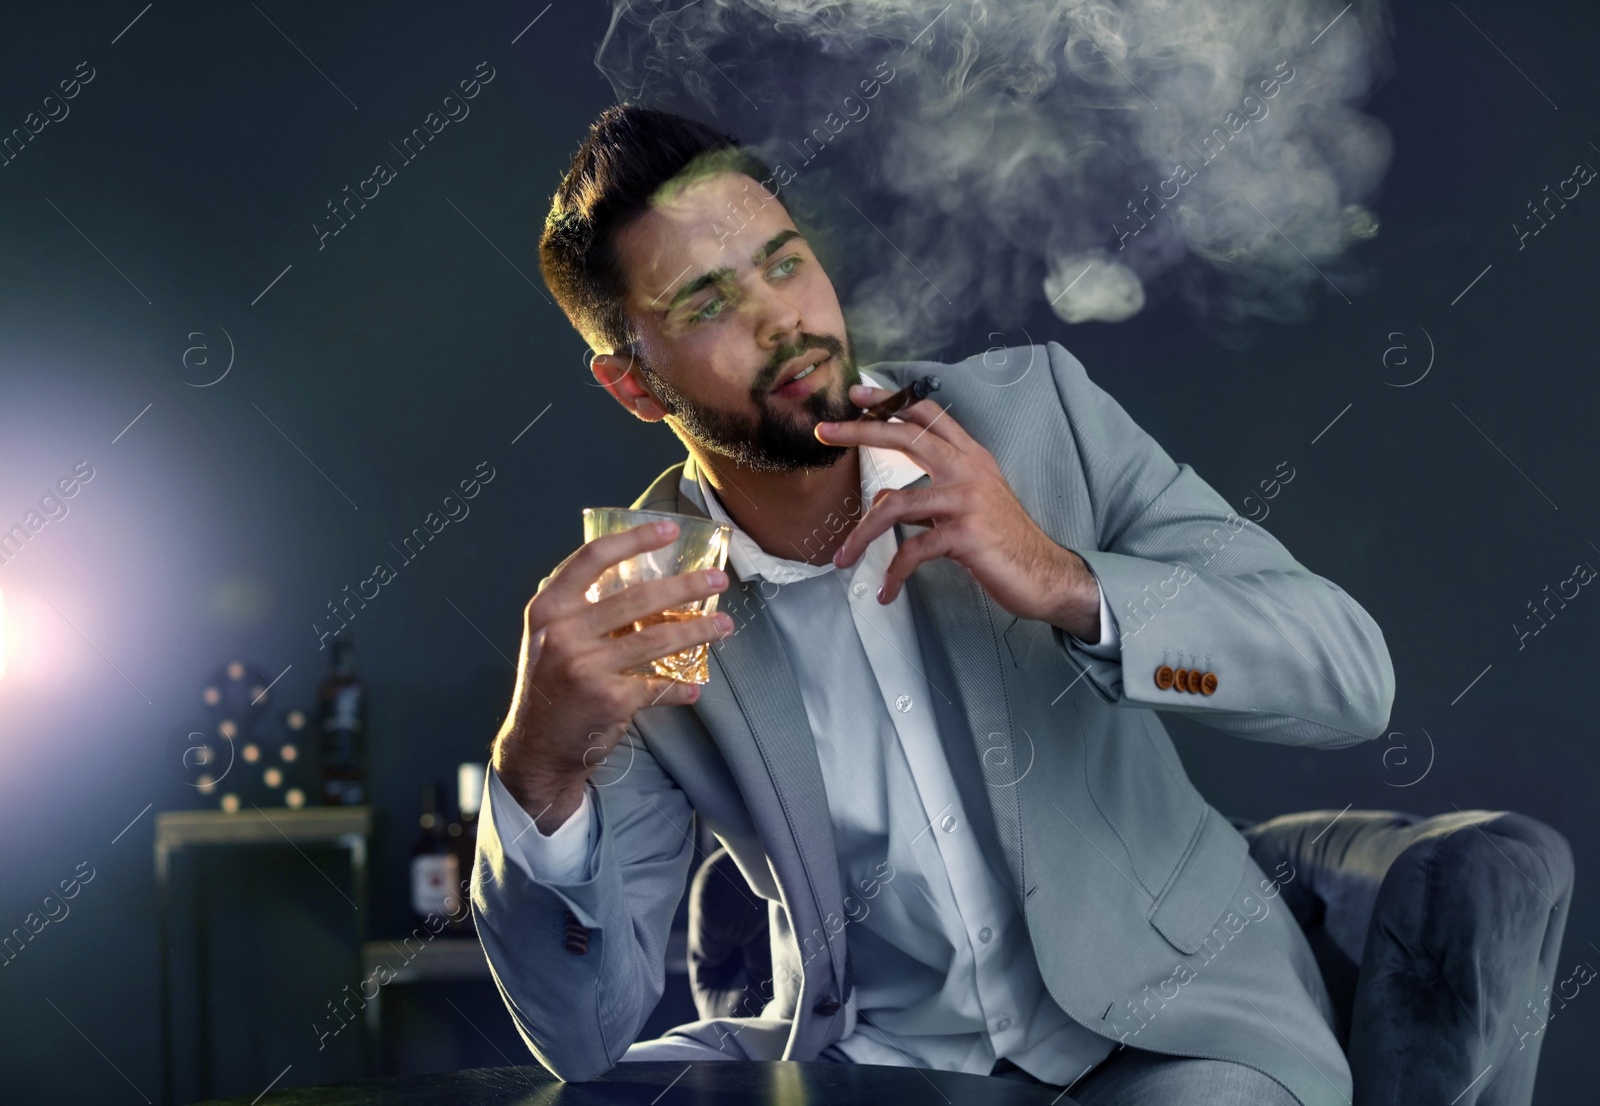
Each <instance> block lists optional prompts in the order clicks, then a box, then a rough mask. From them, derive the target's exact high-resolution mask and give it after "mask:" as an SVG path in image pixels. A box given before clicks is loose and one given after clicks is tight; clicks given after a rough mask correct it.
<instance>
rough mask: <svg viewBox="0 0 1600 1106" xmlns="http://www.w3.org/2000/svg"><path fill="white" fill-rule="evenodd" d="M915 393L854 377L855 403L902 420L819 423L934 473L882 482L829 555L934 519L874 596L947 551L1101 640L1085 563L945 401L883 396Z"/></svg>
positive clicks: (983, 580)
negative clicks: (1037, 516) (897, 484)
mask: <svg viewBox="0 0 1600 1106" xmlns="http://www.w3.org/2000/svg"><path fill="white" fill-rule="evenodd" d="M924 387H925V391H932V390H933V389H932V388H927V387H926V386H924ZM933 388H937V382H936V381H935V382H934V383H933ZM913 394H914V393H912V391H911V388H910V387H908V388H906V389H903V390H902V391H901V392H894V393H891V392H889V391H887V390H885V389H882V388H873V387H871V386H869V385H866V384H857V385H855V386H854V387H852V388H851V389H850V398H851V400H852V401H853V402H854V403H856V404H857V405H858V406H861V407H866V408H869V410H871V409H872V408H874V407H879V405H881V407H879V409H880V410H883V409H889V410H890V413H891V414H892V415H893V417H894V418H896V419H899V420H902V421H899V422H888V421H884V420H885V419H886V417H887V416H883V415H878V416H876V417H868V416H867V415H865V414H864V415H863V416H862V417H861V418H859V419H855V420H852V421H850V422H823V423H818V424H817V428H816V435H817V438H818V440H820V441H824V442H827V443H829V444H832V445H870V446H878V447H884V448H887V449H897V450H899V451H900V452H902V453H904V454H906V455H907V456H909V457H910V458H911V459H912V460H913V461H915V462H916V463H917V464H918V465H920V466H922V468H923V469H925V470H927V472H928V474H929V477H930V478H931V486H929V487H915V488H900V489H894V490H890V489H884V490H882V491H880V492H879V493H878V494H877V495H876V496H875V497H873V500H872V505H871V507H870V508H869V509H868V511H867V513H866V514H865V515H864V516H863V517H862V519H861V521H860V522H858V523H857V524H856V525H855V527H854V529H852V530H851V531H850V535H849V537H847V538H846V539H845V541H844V544H843V545H841V546H840V547H839V549H838V551H837V552H835V553H834V556H833V562H834V564H836V565H838V566H840V567H846V566H848V565H850V564H853V563H854V562H855V559H856V558H857V557H858V556H860V555H861V551H862V550H863V549H865V548H866V547H867V545H868V544H870V543H871V542H872V540H873V539H874V538H876V537H877V536H878V535H879V534H882V533H883V532H884V531H885V530H888V529H889V528H890V527H892V526H893V525H894V524H895V523H897V522H908V523H912V524H913V525H917V526H931V527H933V529H931V530H929V531H928V532H926V533H924V534H918V535H917V536H916V537H913V538H910V539H909V540H907V541H906V542H904V543H903V544H902V545H901V546H900V548H899V550H898V551H897V552H896V553H895V555H894V559H893V560H891V561H890V562H889V568H888V570H887V572H886V573H885V574H884V583H883V587H882V588H881V589H880V590H879V593H878V598H879V601H880V602H884V603H888V602H892V601H893V600H894V598H895V596H896V595H898V594H899V591H900V587H901V585H902V583H903V582H904V581H905V579H906V577H907V576H909V575H911V573H912V571H913V570H914V569H915V568H916V567H917V566H918V565H919V564H921V563H923V562H924V561H928V560H931V559H933V558H935V557H949V558H950V559H951V560H953V561H955V562H956V563H957V564H959V565H961V567H963V568H965V569H966V570H967V571H968V572H970V573H971V574H972V576H973V578H974V579H976V580H977V581H978V583H979V584H980V585H981V586H982V587H983V589H984V590H985V591H986V592H988V593H989V595H990V597H992V598H993V599H994V601H995V602H996V603H998V604H999V605H1000V606H1001V607H1002V608H1004V609H1005V610H1007V611H1009V612H1010V613H1012V614H1014V615H1016V616H1017V617H1019V618H1028V619H1036V620H1038V621H1041V622H1048V623H1050V624H1051V625H1053V626H1059V627H1061V628H1062V629H1063V630H1066V631H1067V632H1068V633H1070V634H1072V635H1073V636H1074V637H1076V638H1078V639H1079V640H1080V641H1084V642H1088V643H1089V644H1091V645H1093V644H1095V643H1096V642H1098V641H1099V640H1100V592H1099V588H1098V586H1097V585H1096V583H1095V578H1094V574H1093V573H1092V572H1090V571H1089V566H1088V565H1087V564H1085V563H1084V561H1083V558H1081V557H1079V556H1078V555H1077V554H1076V553H1074V552H1073V551H1072V550H1070V549H1066V548H1063V547H1062V546H1059V545H1057V544H1056V543H1055V542H1054V541H1052V540H1051V539H1050V537H1049V535H1047V534H1046V533H1045V532H1044V531H1043V530H1041V529H1040V528H1039V526H1038V524H1037V523H1035V522H1034V521H1033V519H1032V518H1031V517H1029V515H1028V512H1027V511H1026V510H1025V509H1024V508H1023V506H1022V504H1021V503H1020V502H1018V500H1017V497H1016V495H1015V493H1013V492H1012V490H1011V486H1010V485H1009V484H1008V483H1006V479H1005V477H1004V476H1003V475H1002V474H1001V472H1000V468H999V466H998V465H997V464H996V463H995V460H994V457H993V455H992V454H990V452H989V451H988V450H987V449H985V448H984V447H983V446H981V445H979V444H978V443H977V442H976V441H974V440H973V438H972V437H971V435H969V434H968V433H967V432H966V431H965V430H963V429H962V428H961V427H960V425H958V424H957V423H956V421H955V419H953V418H952V417H951V416H950V414H949V412H948V411H947V410H946V409H945V408H943V407H940V406H939V405H938V404H937V403H935V402H934V401H933V400H931V399H919V400H915V401H914V402H910V403H907V404H906V405H905V406H904V407H901V408H900V409H899V410H893V405H892V404H889V403H887V402H886V401H887V400H890V399H898V400H904V399H907V398H910V397H911V395H913Z"/></svg>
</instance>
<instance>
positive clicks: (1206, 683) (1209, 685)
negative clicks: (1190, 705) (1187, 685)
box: [1200, 672, 1217, 695]
mask: <svg viewBox="0 0 1600 1106" xmlns="http://www.w3.org/2000/svg"><path fill="white" fill-rule="evenodd" d="M1216 690H1217V674H1216V673H1215V672H1207V673H1206V674H1205V675H1204V676H1201V677H1200V691H1201V693H1202V694H1205V695H1210V694H1211V693H1212V692H1214V691H1216Z"/></svg>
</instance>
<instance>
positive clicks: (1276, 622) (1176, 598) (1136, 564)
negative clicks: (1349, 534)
mask: <svg viewBox="0 0 1600 1106" xmlns="http://www.w3.org/2000/svg"><path fill="white" fill-rule="evenodd" d="M1045 348H1046V350H1047V351H1048V355H1049V363H1050V371H1051V374H1052V376H1053V378H1054V382H1055V388H1056V394H1057V397H1058V398H1059V399H1060V401H1061V407H1062V410H1063V411H1064V412H1065V414H1066V419H1067V423H1068V425H1069V426H1070V428H1071V433H1072V436H1073V439H1074V442H1075V444H1076V447H1077V452H1078V457H1079V461H1080V464H1081V468H1082V472H1083V479H1084V480H1085V482H1086V483H1087V485H1088V494H1089V498H1090V502H1091V504H1092V507H1093V510H1094V521H1095V537H1096V545H1097V547H1096V548H1094V549H1075V550H1074V552H1076V553H1077V554H1078V555H1079V556H1080V557H1082V558H1083V559H1084V561H1085V562H1086V563H1087V564H1088V565H1089V568H1090V570H1091V571H1092V572H1093V573H1094V575H1095V578H1096V579H1097V581H1098V582H1099V585H1100V588H1101V591H1102V593H1103V595H1104V596H1105V598H1106V601H1107V603H1109V605H1110V607H1111V612H1112V614H1113V616H1114V618H1115V619H1116V622H1117V629H1118V635H1119V643H1120V647H1121V661H1120V663H1118V662H1116V661H1114V660H1108V659H1105V658H1099V657H1095V656H1093V655H1092V654H1090V653H1089V652H1087V651H1085V650H1084V649H1083V648H1082V646H1081V644H1080V643H1077V642H1076V641H1075V639H1073V638H1072V636H1071V635H1070V634H1068V633H1066V632H1065V631H1064V630H1062V629H1060V628H1059V627H1057V628H1055V629H1054V634H1053V636H1054V638H1055V641H1056V644H1057V646H1058V647H1059V648H1060V649H1061V650H1062V651H1063V652H1064V653H1065V654H1066V656H1067V658H1068V660H1069V661H1070V662H1071V664H1072V665H1074V666H1075V667H1076V668H1077V669H1079V670H1080V672H1081V673H1082V679H1083V680H1084V682H1086V683H1087V684H1089V686H1090V687H1091V688H1092V689H1093V690H1094V693H1095V694H1097V695H1098V696H1099V697H1100V698H1101V699H1102V700H1104V701H1105V702H1107V703H1110V704H1112V705H1115V706H1128V707H1142V708H1151V709H1154V710H1164V711H1174V712H1177V713H1181V714H1187V715H1190V716H1191V717H1193V718H1194V719H1195V720H1196V721H1197V722H1203V723H1205V724H1206V725H1208V726H1212V727H1215V728H1216V729H1219V730H1223V731H1226V732H1228V733H1231V734H1234V735H1236V736H1238V737H1243V738H1249V739H1251V740H1256V741H1271V742H1277V743H1280V744H1285V745H1304V746H1316V747H1321V748H1337V747H1339V746H1342V745H1352V744H1355V743H1356V742H1360V741H1368V740H1371V739H1372V738H1375V737H1378V736H1380V735H1381V734H1382V733H1383V731H1384V729H1385V728H1386V727H1387V726H1388V723H1389V712H1390V708H1391V706H1392V704H1393V702H1394V667H1393V665H1392V663H1391V661H1390V659H1389V650H1388V646H1387V645H1386V644H1385V642H1384V639H1383V633H1382V631H1381V630H1379V628H1378V624H1377V623H1376V622H1374V621H1373V619H1372V617H1371V616H1370V615H1368V614H1367V612H1366V611H1365V610H1363V609H1362V607H1361V605H1360V604H1359V603H1357V602H1356V601H1355V600H1354V599H1352V598H1351V597H1350V596H1349V595H1348V594H1346V593H1345V592H1344V591H1343V590H1342V589H1341V588H1340V587H1339V586H1338V585H1337V584H1334V583H1332V582H1331V581H1329V580H1326V579H1323V578H1322V577H1321V576H1318V575H1316V574H1315V573H1313V572H1311V571H1310V570H1309V569H1307V568H1306V567H1305V566H1303V565H1301V564H1300V563H1299V562H1298V561H1296V560H1295V559H1294V558H1293V557H1292V556H1290V554H1289V551H1288V550H1287V549H1285V548H1284V547H1283V545H1282V543H1280V542H1279V541H1278V540H1277V539H1276V538H1274V537H1273V536H1272V535H1271V534H1269V533H1267V531H1266V530H1264V529H1262V528H1261V527H1260V526H1258V525H1257V524H1256V523H1254V522H1250V521H1247V520H1245V519H1243V518H1240V517H1239V516H1238V515H1237V514H1235V513H1234V512H1233V510H1232V509H1231V508H1229V506H1228V504H1227V501H1226V500H1224V499H1223V498H1222V497H1221V496H1220V495H1218V494H1217V493H1216V492H1215V491H1214V490H1213V489H1212V488H1211V486H1210V485H1209V484H1207V483H1206V482H1205V481H1204V480H1202V479H1201V478H1200V477H1199V476H1198V475H1196V473H1195V471H1194V470H1193V469H1192V468H1190V467H1189V466H1188V465H1187V464H1179V463H1176V462H1174V461H1173V460H1172V458H1171V457H1169V456H1168V455H1167V453H1166V451H1165V450H1163V449H1162V448H1161V446H1160V445H1159V444H1157V442H1156V441H1155V439H1154V438H1152V437H1151V436H1150V435H1149V434H1147V433H1145V432H1144V431H1143V430H1141V429H1140V428H1139V426H1138V424H1136V423H1135V422H1134V421H1133V419H1132V418H1130V417H1129V416H1128V413H1127V412H1126V411H1124V410H1123V409H1122V407H1121V406H1120V405H1119V404H1118V403H1117V401H1116V400H1114V399H1112V398H1111V396H1110V395H1108V394H1107V393H1106V392H1105V391H1104V390H1102V389H1101V388H1099V387H1098V386H1097V385H1096V384H1095V383H1094V382H1093V381H1091V380H1090V379H1089V377H1088V375H1087V374H1086V373H1085V372H1084V369H1083V365H1082V364H1081V363H1080V362H1079V361H1078V359H1077V358H1076V357H1074V356H1073V355H1072V354H1071V353H1069V352H1068V351H1067V350H1066V349H1065V348H1064V347H1062V346H1061V345H1060V344H1059V343H1057V342H1049V343H1046V347H1045ZM1067 475H1068V474H1064V477H1066V476H1067ZM1162 665H1168V666H1171V667H1173V668H1180V667H1181V668H1193V667H1199V668H1202V669H1204V670H1208V671H1211V672H1213V673H1215V675H1216V680H1217V682H1216V689H1215V691H1214V692H1213V693H1212V694H1210V695H1205V694H1200V693H1188V692H1182V691H1178V690H1176V689H1175V688H1169V689H1167V690H1161V689H1160V688H1159V687H1158V686H1157V684H1156V679H1155V673H1156V670H1157V669H1158V668H1160V667H1161V666H1162Z"/></svg>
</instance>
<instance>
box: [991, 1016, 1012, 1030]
mask: <svg viewBox="0 0 1600 1106" xmlns="http://www.w3.org/2000/svg"><path fill="white" fill-rule="evenodd" d="M994 1027H995V1028H996V1029H998V1030H999V1031H1000V1032H1001V1033H1004V1032H1005V1031H1006V1030H1008V1029H1010V1028H1011V1019H1010V1018H1001V1019H1000V1020H999V1021H997V1022H995V1023H994Z"/></svg>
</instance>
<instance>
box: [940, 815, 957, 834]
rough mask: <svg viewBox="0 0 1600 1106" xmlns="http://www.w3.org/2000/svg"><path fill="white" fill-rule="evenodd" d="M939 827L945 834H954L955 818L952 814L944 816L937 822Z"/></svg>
mask: <svg viewBox="0 0 1600 1106" xmlns="http://www.w3.org/2000/svg"><path fill="white" fill-rule="evenodd" d="M939 825H940V827H941V828H942V829H943V830H944V831H945V832H946V833H952V832H954V831H955V828H956V816H955V815H954V814H946V815H945V816H944V818H943V819H942V820H941V821H940V822H939Z"/></svg>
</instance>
